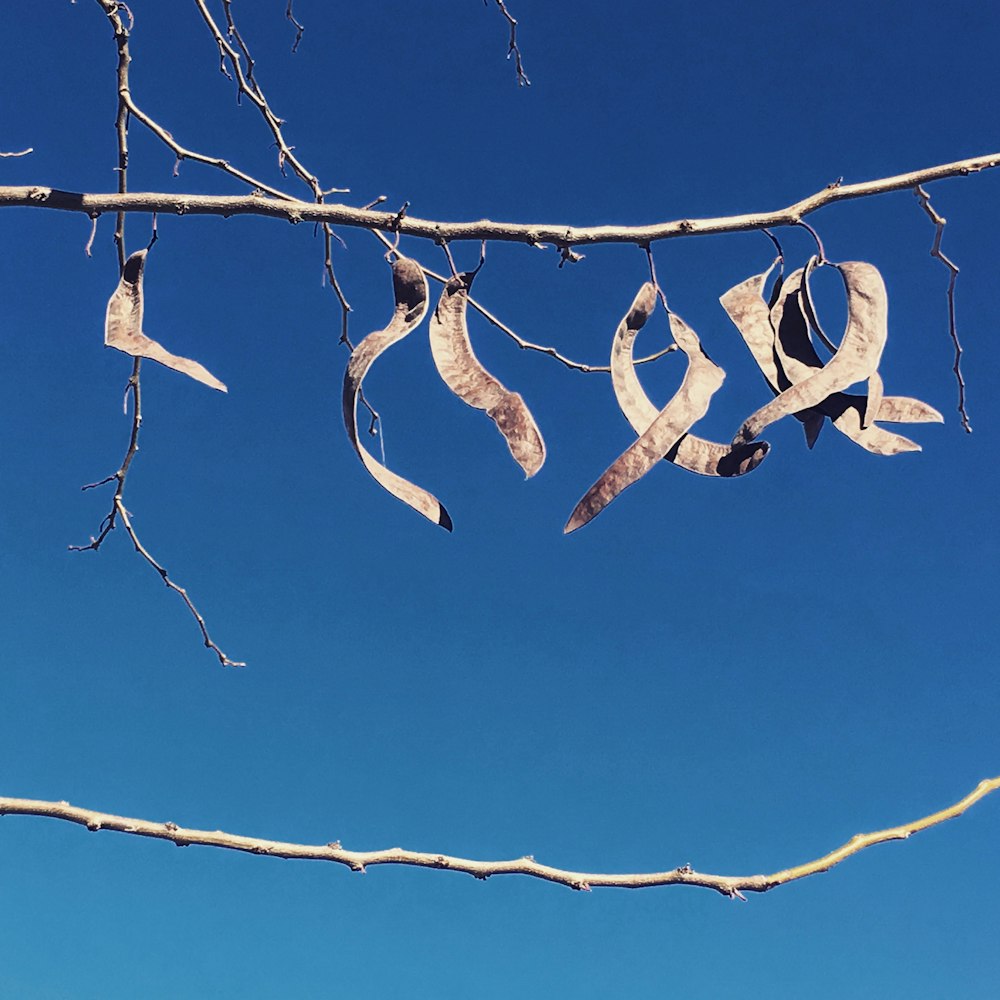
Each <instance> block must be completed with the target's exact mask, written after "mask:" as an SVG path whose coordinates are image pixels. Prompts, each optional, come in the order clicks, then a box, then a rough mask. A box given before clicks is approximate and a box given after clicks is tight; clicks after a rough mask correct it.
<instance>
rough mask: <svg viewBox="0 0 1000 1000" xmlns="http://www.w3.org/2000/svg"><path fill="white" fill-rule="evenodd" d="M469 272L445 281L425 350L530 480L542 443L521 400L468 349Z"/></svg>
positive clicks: (541, 455) (539, 464) (542, 451)
mask: <svg viewBox="0 0 1000 1000" xmlns="http://www.w3.org/2000/svg"><path fill="white" fill-rule="evenodd" d="M475 276H476V272H475V271H469V272H466V273H464V274H457V275H455V277H453V278H451V279H450V280H449V281H448V282H447V283H446V284H445V286H444V291H443V292H442V293H441V299H440V301H439V302H438V305H437V309H435V310H434V315H433V316H432V317H431V322H430V343H431V354H432V355H433V357H434V364H435V365H436V366H437V370H438V373H439V374H440V375H441V378H442V379H443V380H444V383H445V385H447V386H448V388H449V389H451V391H452V392H453V393H455V395H456V396H458V397H459V399H461V400H462V401H463V402H465V403H468V405H469V406H472V407H474V408H475V409H477V410H485V411H486V415H487V416H488V417H489V418H490V419H491V420H492V421H493V423H494V424H496V426H497V430H499V431H500V433H501V434H502V435H503V436H504V440H505V441H506V442H507V447H508V448H510V453H511V455H513V456H514V461H515V462H517V464H518V465H520V466H521V468H522V469H523V470H524V473H525V476H527V477H528V478H529V479H530V478H531V477H532V476H533V475H534V474H535V473H536V472H537V471H538V470H539V469H540V468H541V467H542V463H543V462H544V461H545V442H544V441H543V440H542V435H541V433H540V432H539V430H538V425H537V424H536V423H535V418H534V417H533V416H532V415H531V411H530V410H529V409H528V407H527V406H526V405H525V402H524V400H523V399H522V398H521V397H520V396H519V395H518V394H517V393H516V392H511V391H510V390H509V389H507V388H506V387H505V386H504V385H503V384H502V383H501V382H500V381H499V380H498V379H496V378H494V377H493V376H492V375H491V374H490V373H489V372H488V371H487V370H486V369H485V368H484V367H483V366H482V364H481V362H480V361H479V359H478V358H477V357H476V355H475V352H474V351H473V350H472V342H471V341H470V340H469V330H468V326H467V324H466V315H465V314H466V310H467V308H468V304H469V289H470V288H471V287H472V282H473V279H474V278H475Z"/></svg>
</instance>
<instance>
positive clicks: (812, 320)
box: [775, 255, 884, 427]
mask: <svg viewBox="0 0 1000 1000" xmlns="http://www.w3.org/2000/svg"><path fill="white" fill-rule="evenodd" d="M820 266H821V265H820V260H819V258H818V257H816V256H815V255H814V256H812V257H810V258H809V260H808V261H807V262H806V266H805V270H804V271H803V272H802V274H801V278H800V284H799V308H800V309H801V310H802V313H803V315H804V316H805V319H806V322H807V323H808V326H809V328H811V329H812V330H814V331H815V333H816V336H818V337H819V339H820V340H822V341H823V344H824V345H825V346H826V347H827V349H828V350H829V351H831V352H832V353H836V351H837V348H836V347H835V346H834V344H833V343H831V341H830V338H829V337H827V335H826V334H825V333H824V332H823V327H822V326H821V325H820V322H819V319H818V317H817V315H816V309H815V307H814V306H813V301H812V295H811V294H810V291H809V278H810V276H811V275H812V273H813V271H815V270H816V268H817V267H820ZM796 273H798V272H796ZM775 331H777V327H775ZM806 340H807V341H808V340H809V334H808V329H807V332H806ZM810 346H811V342H810ZM813 354H814V356H815V352H813ZM817 360H818V358H817ZM818 367H822V362H820V364H819V366H818ZM883 393H884V386H883V384H882V376H881V375H879V373H878V372H877V371H876V372H874V373H873V374H872V375H871V376H870V377H869V378H868V394H867V400H868V401H867V403H866V405H865V412H864V417H863V418H862V421H861V425H862V427H868V426H869V425H870V424H873V423H874V422H875V418H876V416H877V414H878V409H879V406H880V404H881V402H882V396H883Z"/></svg>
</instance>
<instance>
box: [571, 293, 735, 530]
mask: <svg viewBox="0 0 1000 1000" xmlns="http://www.w3.org/2000/svg"><path fill="white" fill-rule="evenodd" d="M639 295H640V296H642V295H643V292H642V291H640V293H639ZM640 305H642V303H641V302H640ZM630 315H631V314H630ZM647 315H648V313H647ZM637 318H638V317H636V319H637ZM670 331H671V333H672V334H673V336H674V340H675V341H676V343H677V346H678V347H679V348H680V349H681V350H682V351H683V352H684V353H685V354H686V355H687V358H688V367H687V371H686V372H685V373H684V378H683V379H682V381H681V384H680V388H679V389H678V390H677V392H676V393H675V394H674V397H673V398H672V399H671V400H670V402H669V403H667V405H666V406H665V407H664V408H663V409H662V410H661V411H660V412H659V414H657V416H656V419H655V420H653V422H652V423H651V424H650V425H649V427H647V428H646V430H645V431H644V432H643V433H642V434H641V435H640V436H639V439H638V440H637V441H635V442H634V443H633V444H632V445H631V446H630V447H628V448H627V449H626V450H625V451H624V452H622V454H621V455H620V456H619V457H618V458H617V459H616V460H615V461H614V462H613V463H612V464H611V465H610V466H609V467H608V469H607V470H606V471H605V472H604V474H603V475H602V476H601V477H600V478H599V479H598V480H597V482H596V483H594V485H593V486H591V487H590V489H589V490H587V492H586V493H585V494H584V495H583V498H582V499H581V500H580V502H579V503H578V504H577V505H576V507H575V508H574V510H573V513H572V514H571V515H570V518H569V520H568V521H567V522H566V527H565V528H563V532H564V533H565V534H567V535H568V534H569V533H570V532H571V531H576V529H577V528H581V527H583V525H585V524H586V523H587V522H588V521H591V520H592V519H593V518H595V517H596V516H597V515H598V514H600V512H601V511H602V510H604V508H605V507H607V505H608V504H609V503H611V501H612V500H614V498H615V497H616V496H618V494H619V493H621V492H622V490H624V489H626V488H628V487H629V486H631V485H632V484H633V483H634V482H637V481H638V480H639V479H641V478H642V477H643V476H644V475H645V474H646V473H647V472H648V471H649V470H650V469H651V468H652V467H653V466H654V465H655V464H656V463H657V462H658V461H660V459H662V458H664V457H666V455H667V454H668V453H669V452H670V450H671V449H672V448H673V447H674V446H675V445H676V444H677V443H678V441H680V439H681V438H682V437H683V436H684V435H685V434H686V433H687V432H688V431H689V430H690V429H691V427H692V426H693V425H694V424H695V423H696V422H697V421H699V420H700V419H701V418H702V417H703V416H704V415H705V414H706V413H707V412H708V404H709V402H710V401H711V399H712V396H713V395H715V393H716V392H717V391H718V390H719V388H720V387H721V386H722V383H723V381H724V380H725V377H726V373H725V372H724V371H723V370H722V369H721V368H720V367H719V366H718V365H717V364H715V362H714V361H712V359H711V358H709V356H708V355H707V354H706V353H705V352H704V351H703V350H702V347H701V343H700V342H699V340H698V337H697V335H696V334H695V332H694V330H692V329H691V328H690V327H689V326H688V325H687V324H686V323H685V322H684V320H682V319H681V318H680V317H679V316H675V315H674V314H673V313H671V314H670Z"/></svg>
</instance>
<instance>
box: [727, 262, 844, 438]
mask: <svg viewBox="0 0 1000 1000" xmlns="http://www.w3.org/2000/svg"><path fill="white" fill-rule="evenodd" d="M775 264H777V261H775V262H774V264H772V265H771V266H770V267H769V268H768V269H767V270H766V271H765V272H764V273H763V274H755V275H753V276H752V277H750V278H747V280H746V281H743V282H740V284H738V285H736V286H735V287H734V288H730V289H729V291H728V292H726V293H725V295H723V296H722V298H720V299H719V301H720V302H721V303H722V308H723V309H725V310H726V312H727V313H728V315H729V318H730V319H731V320H732V321H733V323H734V324H735V326H736V329H737V330H739V331H740V336H742V338H743V341H744V343H746V345H747V347H748V348H750V353H751V354H752V355H753V358H754V360H755V361H756V362H757V367H758V368H760V370H761V372H762V374H763V375H764V378H765V379H766V381H767V384H768V386H769V387H770V389H771V391H772V392H773V393H774V394H775V395H776V396H777V395H778V393H780V392H782V391H783V390H784V389H787V388H788V387H789V386H790V385H791V384H792V382H791V380H790V379H789V378H788V376H787V374H786V373H785V371H784V370H783V369H782V367H781V364H780V363H779V361H778V357H777V355H776V353H775V346H774V340H775V336H774V329H773V328H772V326H771V306H775V305H776V304H777V302H778V301H780V294H777V295H776V296H774V297H773V301H772V302H771V304H770V306H769V304H768V303H767V302H765V301H764V295H763V292H764V285H765V283H766V282H767V278H768V275H769V274H770V273H771V272H772V271H773V270H774V266H775ZM781 287H782V288H783V287H784V286H781ZM776 291H777V292H780V289H776ZM794 416H795V418H796V419H797V420H798V421H800V422H801V424H802V429H803V432H804V433H805V437H806V446H807V447H809V448H812V446H813V445H814V444H815V443H816V439H817V438H818V437H819V432H820V431H821V430H822V429H823V419H824V418H823V414H822V413H820V412H819V411H818V410H816V409H813V408H806V409H804V410H801V411H799V412H797V413H795V414H794Z"/></svg>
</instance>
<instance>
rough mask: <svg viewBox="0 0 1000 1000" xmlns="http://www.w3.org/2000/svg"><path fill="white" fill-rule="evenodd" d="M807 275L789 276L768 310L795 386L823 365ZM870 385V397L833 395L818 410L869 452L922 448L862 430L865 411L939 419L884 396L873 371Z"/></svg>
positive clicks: (781, 359)
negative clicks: (809, 310) (811, 325)
mask: <svg viewBox="0 0 1000 1000" xmlns="http://www.w3.org/2000/svg"><path fill="white" fill-rule="evenodd" d="M807 270H808V268H807ZM805 273H806V272H803V271H802V270H798V271H794V272H793V273H792V274H790V275H789V276H788V279H787V280H786V282H785V284H784V286H783V287H782V291H781V295H780V296H779V298H778V301H777V302H776V303H775V305H774V307H773V308H772V310H771V323H772V326H773V328H774V332H775V338H774V349H775V354H776V355H777V357H778V361H779V364H780V365H781V367H782V368H783V369H784V371H785V373H786V375H787V376H788V378H789V379H790V380H791V381H792V383H793V384H799V383H801V382H803V381H804V380H806V379H808V378H810V377H812V376H813V375H815V374H816V372H817V371H819V370H821V369H822V368H823V362H822V361H821V360H820V357H819V355H818V354H817V353H816V350H815V348H814V347H813V345H812V341H811V340H810V339H809V331H808V326H807V319H806V315H805V312H804V309H803V305H804V294H803V293H804V286H805V281H804V275H805ZM868 386H869V394H868V396H856V395H850V394H848V393H842V392H835V393H831V394H830V395H829V396H828V397H827V398H826V399H825V400H823V401H822V402H821V403H820V404H819V405H818V407H817V409H818V410H819V411H820V412H821V413H823V414H825V415H826V416H828V417H830V419H831V420H832V421H833V424H834V426H835V427H836V428H837V430H839V431H840V432H841V433H842V434H845V435H846V436H847V437H849V438H850V439H851V440H852V441H854V442H855V444H858V445H860V446H861V447H862V448H865V449H866V450H867V451H870V452H872V453H873V454H876V455H898V454H901V453H903V452H908V451H920V446H919V445H918V444H916V443H915V442H913V441H911V440H910V439H909V438H906V437H903V436H902V435H901V434H894V433H892V432H890V431H886V430H883V429H882V428H880V427H877V426H876V425H875V423H874V421H870V422H869V423H868V424H867V426H866V425H865V420H866V419H867V414H868V412H869V411H872V412H874V413H875V414H876V415H877V417H878V418H879V419H890V418H888V417H886V418H883V409H884V410H885V412H886V413H894V414H895V415H897V416H900V417H903V416H905V414H907V413H912V414H914V415H915V416H916V417H917V419H918V420H924V421H926V420H933V419H934V416H937V417H940V414H939V413H937V411H936V410H934V409H933V408H931V407H929V406H927V405H926V404H923V403H920V402H919V401H918V400H909V399H906V398H905V397H899V396H885V395H883V393H882V379H881V378H880V377H879V375H878V373H877V372H876V373H874V374H873V375H872V376H871V377H870V378H869V380H868ZM913 404H916V406H914V405H913ZM873 408H874V409H873Z"/></svg>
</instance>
